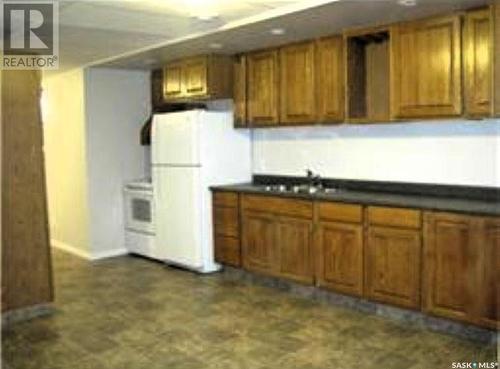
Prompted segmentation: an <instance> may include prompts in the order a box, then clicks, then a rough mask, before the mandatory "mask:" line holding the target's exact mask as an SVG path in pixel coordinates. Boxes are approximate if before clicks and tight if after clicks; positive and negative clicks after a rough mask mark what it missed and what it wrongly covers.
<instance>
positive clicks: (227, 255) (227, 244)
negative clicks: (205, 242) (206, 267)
mask: <svg viewBox="0 0 500 369" xmlns="http://www.w3.org/2000/svg"><path fill="white" fill-rule="evenodd" d="M214 256H215V261H217V262H218V263H221V264H228V265H233V266H240V265H241V250H240V240H239V238H234V237H225V236H215V255H214Z"/></svg>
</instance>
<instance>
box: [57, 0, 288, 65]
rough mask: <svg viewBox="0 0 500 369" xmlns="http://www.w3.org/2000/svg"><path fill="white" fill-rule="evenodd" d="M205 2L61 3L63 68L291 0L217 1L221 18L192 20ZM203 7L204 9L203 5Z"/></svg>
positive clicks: (211, 27) (128, 0)
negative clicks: (193, 14)
mask: <svg viewBox="0 0 500 369" xmlns="http://www.w3.org/2000/svg"><path fill="white" fill-rule="evenodd" d="M203 1H207V0H61V1H60V2H59V25H60V32H59V35H60V68H61V70H67V69H70V68H75V67H78V66H82V65H87V64H92V63H95V62H98V61H99V60H103V59H107V58H110V57H114V56H117V55H120V54H124V53H129V52H132V51H134V50H137V49H140V48H145V47H148V46H152V45H155V44H159V43H162V42H165V41H168V40H174V39H178V38H182V37H185V36H187V35H190V34H193V33H196V34H199V33H204V32H207V31H211V30H214V29H218V28H220V27H221V26H223V25H224V24H227V23H229V22H233V21H236V20H238V19H242V18H245V17H249V16H253V15H255V14H259V13H262V12H265V11H269V10H270V9H275V8H277V7H281V6H286V5H289V4H290V3H293V1H290V0H272V1H262V0H244V1H229V0H222V1H220V0H219V1H213V2H212V3H214V4H215V3H216V4H217V6H216V8H217V9H215V10H216V11H218V13H219V16H218V17H217V18H215V19H212V20H209V21H203V20H200V19H197V18H196V17H194V16H192V13H193V12H195V13H196V12H197V11H199V10H200V9H205V10H206V8H207V7H206V6H202V5H203V4H202V3H203ZM200 4H201V5H200Z"/></svg>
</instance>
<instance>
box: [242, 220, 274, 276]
mask: <svg viewBox="0 0 500 369" xmlns="http://www.w3.org/2000/svg"><path fill="white" fill-rule="evenodd" d="M276 245H277V234H276V222H275V217H274V216H273V215H272V214H268V213H260V212H250V211H248V212H245V213H244V215H243V218H242V246H243V266H244V267H245V268H247V269H248V270H253V271H257V272H264V273H270V274H274V272H275V271H276V270H278V252H277V247H276Z"/></svg>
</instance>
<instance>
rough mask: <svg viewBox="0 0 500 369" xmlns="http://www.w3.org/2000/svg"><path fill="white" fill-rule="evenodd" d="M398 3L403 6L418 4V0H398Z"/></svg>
mask: <svg viewBox="0 0 500 369" xmlns="http://www.w3.org/2000/svg"><path fill="white" fill-rule="evenodd" d="M398 4H399V5H402V6H415V5H417V0H398Z"/></svg>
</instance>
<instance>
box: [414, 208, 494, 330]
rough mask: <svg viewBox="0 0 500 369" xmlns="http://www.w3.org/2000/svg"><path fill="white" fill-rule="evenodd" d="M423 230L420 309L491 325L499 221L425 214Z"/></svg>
mask: <svg viewBox="0 0 500 369" xmlns="http://www.w3.org/2000/svg"><path fill="white" fill-rule="evenodd" d="M425 227H426V229H425V233H424V240H425V241H424V275H423V277H424V278H423V281H424V282H423V283H424V294H423V299H424V311H426V312H428V313H430V314H434V315H438V316H442V317H445V318H451V319H456V320H461V321H464V322H468V323H474V324H478V325H482V326H486V327H493V328H495V327H497V325H498V314H499V301H498V296H500V295H499V292H500V291H499V285H498V280H499V279H498V278H499V270H500V256H499V253H500V222H499V221H498V219H496V220H495V219H488V218H483V217H477V216H469V215H457V214H449V213H427V214H426V218H425Z"/></svg>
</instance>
